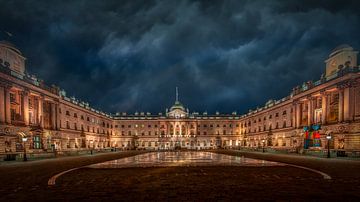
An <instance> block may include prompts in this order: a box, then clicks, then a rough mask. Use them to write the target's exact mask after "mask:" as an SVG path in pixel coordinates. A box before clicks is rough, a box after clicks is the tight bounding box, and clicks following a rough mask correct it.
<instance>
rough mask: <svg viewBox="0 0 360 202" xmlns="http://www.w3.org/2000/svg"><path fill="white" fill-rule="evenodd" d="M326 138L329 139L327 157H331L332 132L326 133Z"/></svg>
mask: <svg viewBox="0 0 360 202" xmlns="http://www.w3.org/2000/svg"><path fill="white" fill-rule="evenodd" d="M326 139H327V140H328V141H327V149H328V151H327V157H328V158H330V140H331V134H330V133H329V134H328V135H326Z"/></svg>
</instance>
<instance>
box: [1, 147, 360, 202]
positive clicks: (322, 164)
mask: <svg viewBox="0 0 360 202" xmlns="http://www.w3.org/2000/svg"><path fill="white" fill-rule="evenodd" d="M213 152H215V153H222V154H226V155H231V156H238V157H241V156H243V157H246V158H252V159H264V160H267V161H277V162H281V163H285V164H294V165H299V166H305V167H309V168H312V169H317V170H319V171H322V172H325V173H327V174H329V175H330V176H331V177H332V179H331V180H326V179H324V178H323V177H322V176H321V175H319V174H318V173H314V172H310V171H308V170H304V169H300V168H296V167H291V166H286V165H285V166H284V165H278V166H277V165H275V166H221V165H212V166H207V165H195V166H192V165H187V164H185V166H163V167H162V166H159V167H140V166H137V167H136V166H135V167H131V166H130V167H122V168H101V167H100V168H99V167H98V168H91V166H90V167H84V168H81V169H78V170H75V171H72V172H69V173H66V174H65V175H63V176H61V177H59V179H57V181H56V184H55V185H54V186H48V185H47V182H48V180H49V178H50V177H52V176H53V175H55V174H57V173H59V172H62V171H65V170H68V169H71V168H74V167H81V166H86V165H90V164H96V163H100V162H104V161H110V160H115V159H124V158H125V157H130V156H134V155H136V154H142V152H140V151H126V152H117V153H105V154H98V155H94V156H80V157H67V158H59V159H51V160H42V161H34V162H25V163H21V162H18V163H14V164H7V165H0V179H1V181H0V185H1V186H0V199H1V200H2V201H4V200H8V201H28V200H32V201H49V200H51V201H83V200H86V201H108V200H115V201H118V200H120V201H235V200H267V201H274V200H293V201H304V200H306V201H307V200H312V201H319V200H320V201H325V200H327V201H329V200H330V201H335V200H337V201H359V200H360V193H359V190H360V162H359V161H351V160H339V159H323V158H313V157H301V156H293V155H279V154H267V153H264V154H263V153H252V152H239V151H234V150H217V151H213ZM150 156H151V155H150ZM132 158H133V157H132ZM191 158H193V157H191ZM226 158H229V157H226ZM123 161H125V160H123ZM120 162H122V161H120Z"/></svg>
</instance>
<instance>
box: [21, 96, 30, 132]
mask: <svg viewBox="0 0 360 202" xmlns="http://www.w3.org/2000/svg"><path fill="white" fill-rule="evenodd" d="M22 95H23V103H22V104H23V112H22V113H23V117H24V123H25V125H26V126H28V125H29V92H28V91H27V90H25V91H23V92H22Z"/></svg>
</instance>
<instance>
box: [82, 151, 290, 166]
mask: <svg viewBox="0 0 360 202" xmlns="http://www.w3.org/2000/svg"><path fill="white" fill-rule="evenodd" d="M283 165H284V164H281V163H277V162H272V161H265V160H257V159H251V158H245V157H239V156H229V155H225V154H216V153H211V152H197V151H181V152H180V151H178V152H175V151H173V152H151V153H146V154H140V155H136V156H132V157H127V158H122V159H117V160H112V161H106V162H103V163H97V164H93V165H90V166H88V167H90V168H128V167H167V166H283Z"/></svg>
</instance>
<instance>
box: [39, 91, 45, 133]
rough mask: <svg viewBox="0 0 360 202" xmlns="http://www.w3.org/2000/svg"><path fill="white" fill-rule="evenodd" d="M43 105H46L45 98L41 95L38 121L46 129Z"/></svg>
mask: <svg viewBox="0 0 360 202" xmlns="http://www.w3.org/2000/svg"><path fill="white" fill-rule="evenodd" d="M43 105H44V96H42V95H41V96H40V97H39V106H38V120H39V125H40V127H41V128H43V127H44V114H43V110H44V109H43Z"/></svg>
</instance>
